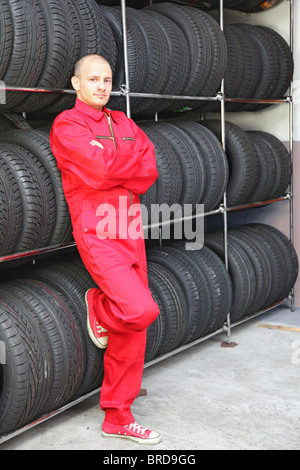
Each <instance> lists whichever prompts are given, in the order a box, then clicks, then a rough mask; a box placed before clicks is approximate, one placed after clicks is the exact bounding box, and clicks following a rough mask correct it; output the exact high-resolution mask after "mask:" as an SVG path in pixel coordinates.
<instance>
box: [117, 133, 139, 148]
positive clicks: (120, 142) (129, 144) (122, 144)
mask: <svg viewBox="0 0 300 470" xmlns="http://www.w3.org/2000/svg"><path fill="white" fill-rule="evenodd" d="M116 144H117V148H122V149H124V150H129V149H133V148H134V145H135V138H134V137H130V136H128V137H126V136H125V137H116Z"/></svg>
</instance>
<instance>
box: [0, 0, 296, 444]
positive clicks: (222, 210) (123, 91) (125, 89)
mask: <svg viewBox="0 0 300 470" xmlns="http://www.w3.org/2000/svg"><path fill="white" fill-rule="evenodd" d="M219 1H220V5H219V9H220V28H221V31H224V14H223V13H224V1H223V0H219ZM120 3H121V11H122V28H123V46H124V49H123V53H124V66H125V67H124V69H125V83H124V85H122V86H121V88H120V90H118V91H113V92H112V96H124V99H125V100H126V114H127V116H128V117H131V108H130V97H131V96H132V97H137V98H139V97H140V98H146V97H147V98H153V99H156V98H167V99H174V100H177V99H178V100H182V99H185V100H193V101H195V100H199V101H217V102H219V103H220V121H221V142H222V147H223V149H224V151H225V150H226V141H225V114H226V110H225V103H226V102H247V103H269V104H270V103H274V104H275V103H286V104H288V106H289V146H290V158H291V163H292V168H293V137H294V135H293V134H294V127H293V126H294V122H293V121H294V112H293V111H294V110H293V84H292V83H291V85H290V90H289V95H288V96H287V97H286V98H284V99H278V100H258V99H243V98H226V97H225V93H224V79H223V80H222V83H221V88H220V91H219V92H218V93H216V96H211V97H199V96H182V95H180V96H177V95H162V94H146V93H135V92H131V91H130V86H129V78H128V77H129V73H128V55H127V32H126V0H120ZM151 3H152V0H150V4H151ZM289 7H290V11H289V15H290V47H291V50H292V52H293V51H294V17H295V4H294V0H289ZM5 90H6V91H20V92H24V91H27V92H33V93H34V92H35V93H42V92H46V93H58V94H65V93H68V94H75V91H73V90H63V89H43V88H22V87H5ZM0 91H1V84H0ZM155 120H157V115H156V116H155ZM284 200H287V201H289V204H290V241H291V242H292V243H293V242H294V235H293V229H294V219H293V210H294V206H293V177H292V179H291V184H290V190H289V192H288V193H287V194H286V195H283V196H282V197H281V198H278V199H273V200H268V201H261V202H256V203H251V204H245V205H241V206H236V207H230V208H229V207H227V199H226V192H225V193H224V195H223V202H222V204H221V205H220V207H218V208H217V209H215V210H212V211H210V212H206V213H204V214H201V215H200V216H201V217H207V216H210V215H215V214H222V215H223V232H224V255H225V256H224V261H225V266H226V269H227V270H228V250H227V234H228V219H227V214H228V213H229V212H233V211H238V210H242V209H248V208H252V207H259V206H264V205H266V204H270V203H273V202H278V201H284ZM182 220H184V219H182ZM73 247H74V248H75V247H76V244H75V243H66V244H61V245H55V246H51V247H45V248H39V249H36V250H32V251H28V252H24V253H16V254H12V255H7V256H2V257H0V264H1V263H4V262H8V261H12V260H16V259H20V258H26V257H31V258H35V257H38V256H40V255H44V254H51V253H57V252H60V251H63V250H65V249H67V248H73ZM287 301H290V303H291V308H292V309H293V308H294V292H293V290H292V292H291V293H290V295H289V297H288V298H286V299H282V300H281V301H280V302H276V303H275V304H273V305H271V306H269V307H268V308H266V309H263V310H261V311H259V312H256V313H254V314H251V315H249V316H246V317H243V318H242V319H240V320H239V321H237V322H235V323H231V321H230V312H228V315H227V321H226V322H225V323H224V325H223V327H222V328H220V329H218V330H216V331H214V332H212V333H210V334H209V335H206V336H203V337H201V338H199V339H197V340H196V341H193V342H191V343H189V344H186V345H184V346H182V347H179V348H177V349H175V350H174V351H171V352H169V353H167V354H164V355H161V356H159V357H156V358H154V359H153V360H151V361H149V362H147V363H145V366H144V368H145V369H146V368H148V367H150V366H152V365H154V364H157V363H158V362H161V361H163V360H165V359H167V358H169V357H172V356H174V355H175V354H178V353H180V352H182V351H184V350H186V349H189V348H191V347H194V346H196V345H198V344H200V343H202V342H204V341H206V340H207V339H209V338H211V337H213V336H216V335H218V334H220V333H226V336H227V340H226V341H224V342H223V343H222V344H223V345H226V346H234V345H235V343H231V329H232V328H233V327H235V326H238V325H240V324H242V323H244V322H246V321H248V320H250V319H252V318H255V317H257V316H259V315H261V314H263V313H265V312H267V311H270V310H272V309H274V308H275V307H278V306H279V305H282V304H284V303H286V302H287ZM99 392H100V388H98V389H96V390H94V391H92V392H90V393H88V394H86V395H84V396H82V397H80V398H78V399H76V400H74V401H72V402H70V403H68V404H66V405H64V406H63V407H61V408H60V409H57V410H54V411H53V412H51V413H48V414H47V415H46V416H42V417H41V418H39V419H37V420H36V421H34V422H32V423H29V424H27V425H25V426H24V427H22V428H20V429H18V430H16V431H14V432H11V433H9V434H6V435H4V436H0V445H1V444H2V443H4V442H6V441H8V440H10V439H12V438H14V437H16V436H18V435H20V434H22V433H23V432H25V431H27V430H30V429H32V428H33V427H35V426H37V425H38V424H41V423H43V422H45V421H47V420H48V419H50V418H52V417H54V416H57V415H59V414H60V413H62V412H64V411H66V410H67V409H69V408H71V407H73V406H75V405H77V404H79V403H81V402H82V401H84V400H86V399H88V398H90V397H92V396H94V395H95V394H98V393H99Z"/></svg>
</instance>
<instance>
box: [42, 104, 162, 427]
mask: <svg viewBox="0 0 300 470" xmlns="http://www.w3.org/2000/svg"><path fill="white" fill-rule="evenodd" d="M92 141H97V142H99V143H101V144H102V146H103V147H104V148H103V149H102V148H100V147H99V146H98V145H92V144H91V142H92ZM50 144H51V149H52V151H53V154H54V155H55V157H56V160H57V164H58V167H59V169H60V171H61V173H62V183H63V189H64V193H65V196H66V200H67V202H68V205H69V210H70V215H71V219H72V225H73V236H74V239H75V242H76V244H77V248H78V251H79V254H80V256H81V258H82V260H83V262H84V264H85V266H86V268H87V270H88V271H89V272H90V274H91V275H92V277H93V279H94V280H95V282H96V284H97V286H98V287H99V290H97V291H96V292H95V295H94V300H93V308H94V312H95V314H96V316H97V318H98V321H99V323H100V324H101V325H102V326H103V327H104V328H105V329H107V330H108V347H107V350H106V351H105V355H104V379H103V384H102V387H101V397H100V406H101V408H102V409H103V410H105V420H106V421H107V422H109V423H112V424H120V425H121V424H128V423H131V422H133V421H134V418H133V416H132V414H131V409H130V405H131V404H132V402H133V400H134V399H135V398H136V396H137V394H138V393H139V391H140V387H141V380H142V373H143V366H144V356H145V347H146V335H147V327H148V326H149V325H150V324H151V323H152V322H153V321H154V320H155V319H156V317H157V315H158V314H159V309H158V306H157V304H156V303H155V301H154V300H153V298H152V295H151V292H150V290H149V288H148V278H147V265H146V255H145V242H144V239H143V237H142V236H134V235H133V236H132V233H136V234H139V229H141V226H142V220H141V216H139V217H138V216H137V215H138V211H137V210H136V209H137V208H139V207H140V206H139V194H143V193H144V192H146V191H147V189H148V188H149V187H150V186H151V185H152V184H153V183H154V181H155V180H156V178H157V177H158V172H157V168H156V160H155V153H154V146H153V144H152V143H151V142H150V140H149V139H148V137H147V136H146V135H145V134H144V132H143V131H142V130H141V129H140V128H139V127H138V126H137V125H136V124H135V123H134V122H133V121H132V120H131V119H129V118H127V117H126V115H125V114H124V113H123V112H119V111H109V110H108V109H106V108H105V107H104V108H103V111H99V110H97V109H95V108H93V107H91V106H89V105H87V104H86V103H84V102H82V101H80V100H79V99H77V100H76V104H75V107H74V108H73V109H71V110H66V111H64V112H62V113H61V114H60V115H59V116H57V118H56V119H55V121H54V123H53V126H52V129H51V133H50ZM134 226H135V227H136V231H135V232H134V231H132V227H134ZM138 226H139V229H138V228H137V227H138ZM141 233H142V230H141ZM141 233H140V235H141Z"/></svg>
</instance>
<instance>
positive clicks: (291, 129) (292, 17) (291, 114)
mask: <svg viewBox="0 0 300 470" xmlns="http://www.w3.org/2000/svg"><path fill="white" fill-rule="evenodd" d="M294 20H295V3H294V0H290V48H291V51H292V55H294V24H295V23H294ZM289 145H290V159H291V169H292V171H291V183H290V194H291V198H290V200H289V204H290V241H291V243H292V244H293V245H294V181H293V179H294V176H293V175H294V167H293V166H294V165H293V164H294V103H293V79H292V81H291V84H290V101H289ZM294 307H295V296H294V288H293V289H292V292H291V310H292V311H293V310H294Z"/></svg>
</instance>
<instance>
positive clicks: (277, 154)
mask: <svg viewBox="0 0 300 470" xmlns="http://www.w3.org/2000/svg"><path fill="white" fill-rule="evenodd" d="M201 123H202V124H203V125H204V126H206V127H207V128H208V129H210V130H211V131H212V132H213V133H214V134H215V135H216V136H217V137H218V139H219V140H220V141H221V123H220V121H219V120H206V121H201ZM225 142H226V156H227V159H228V165H229V177H228V185H227V205H228V207H234V206H239V205H243V204H249V203H253V202H262V201H268V200H272V199H277V198H280V197H282V196H284V194H285V191H286V190H287V189H288V187H289V185H290V181H291V159H290V154H289V152H288V150H287V148H286V146H285V145H284V144H283V142H281V141H280V140H279V139H278V138H277V137H275V136H274V135H272V134H270V133H268V132H263V131H244V130H243V129H242V128H241V127H239V126H237V125H236V124H233V123H231V122H229V121H226V122H225Z"/></svg>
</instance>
